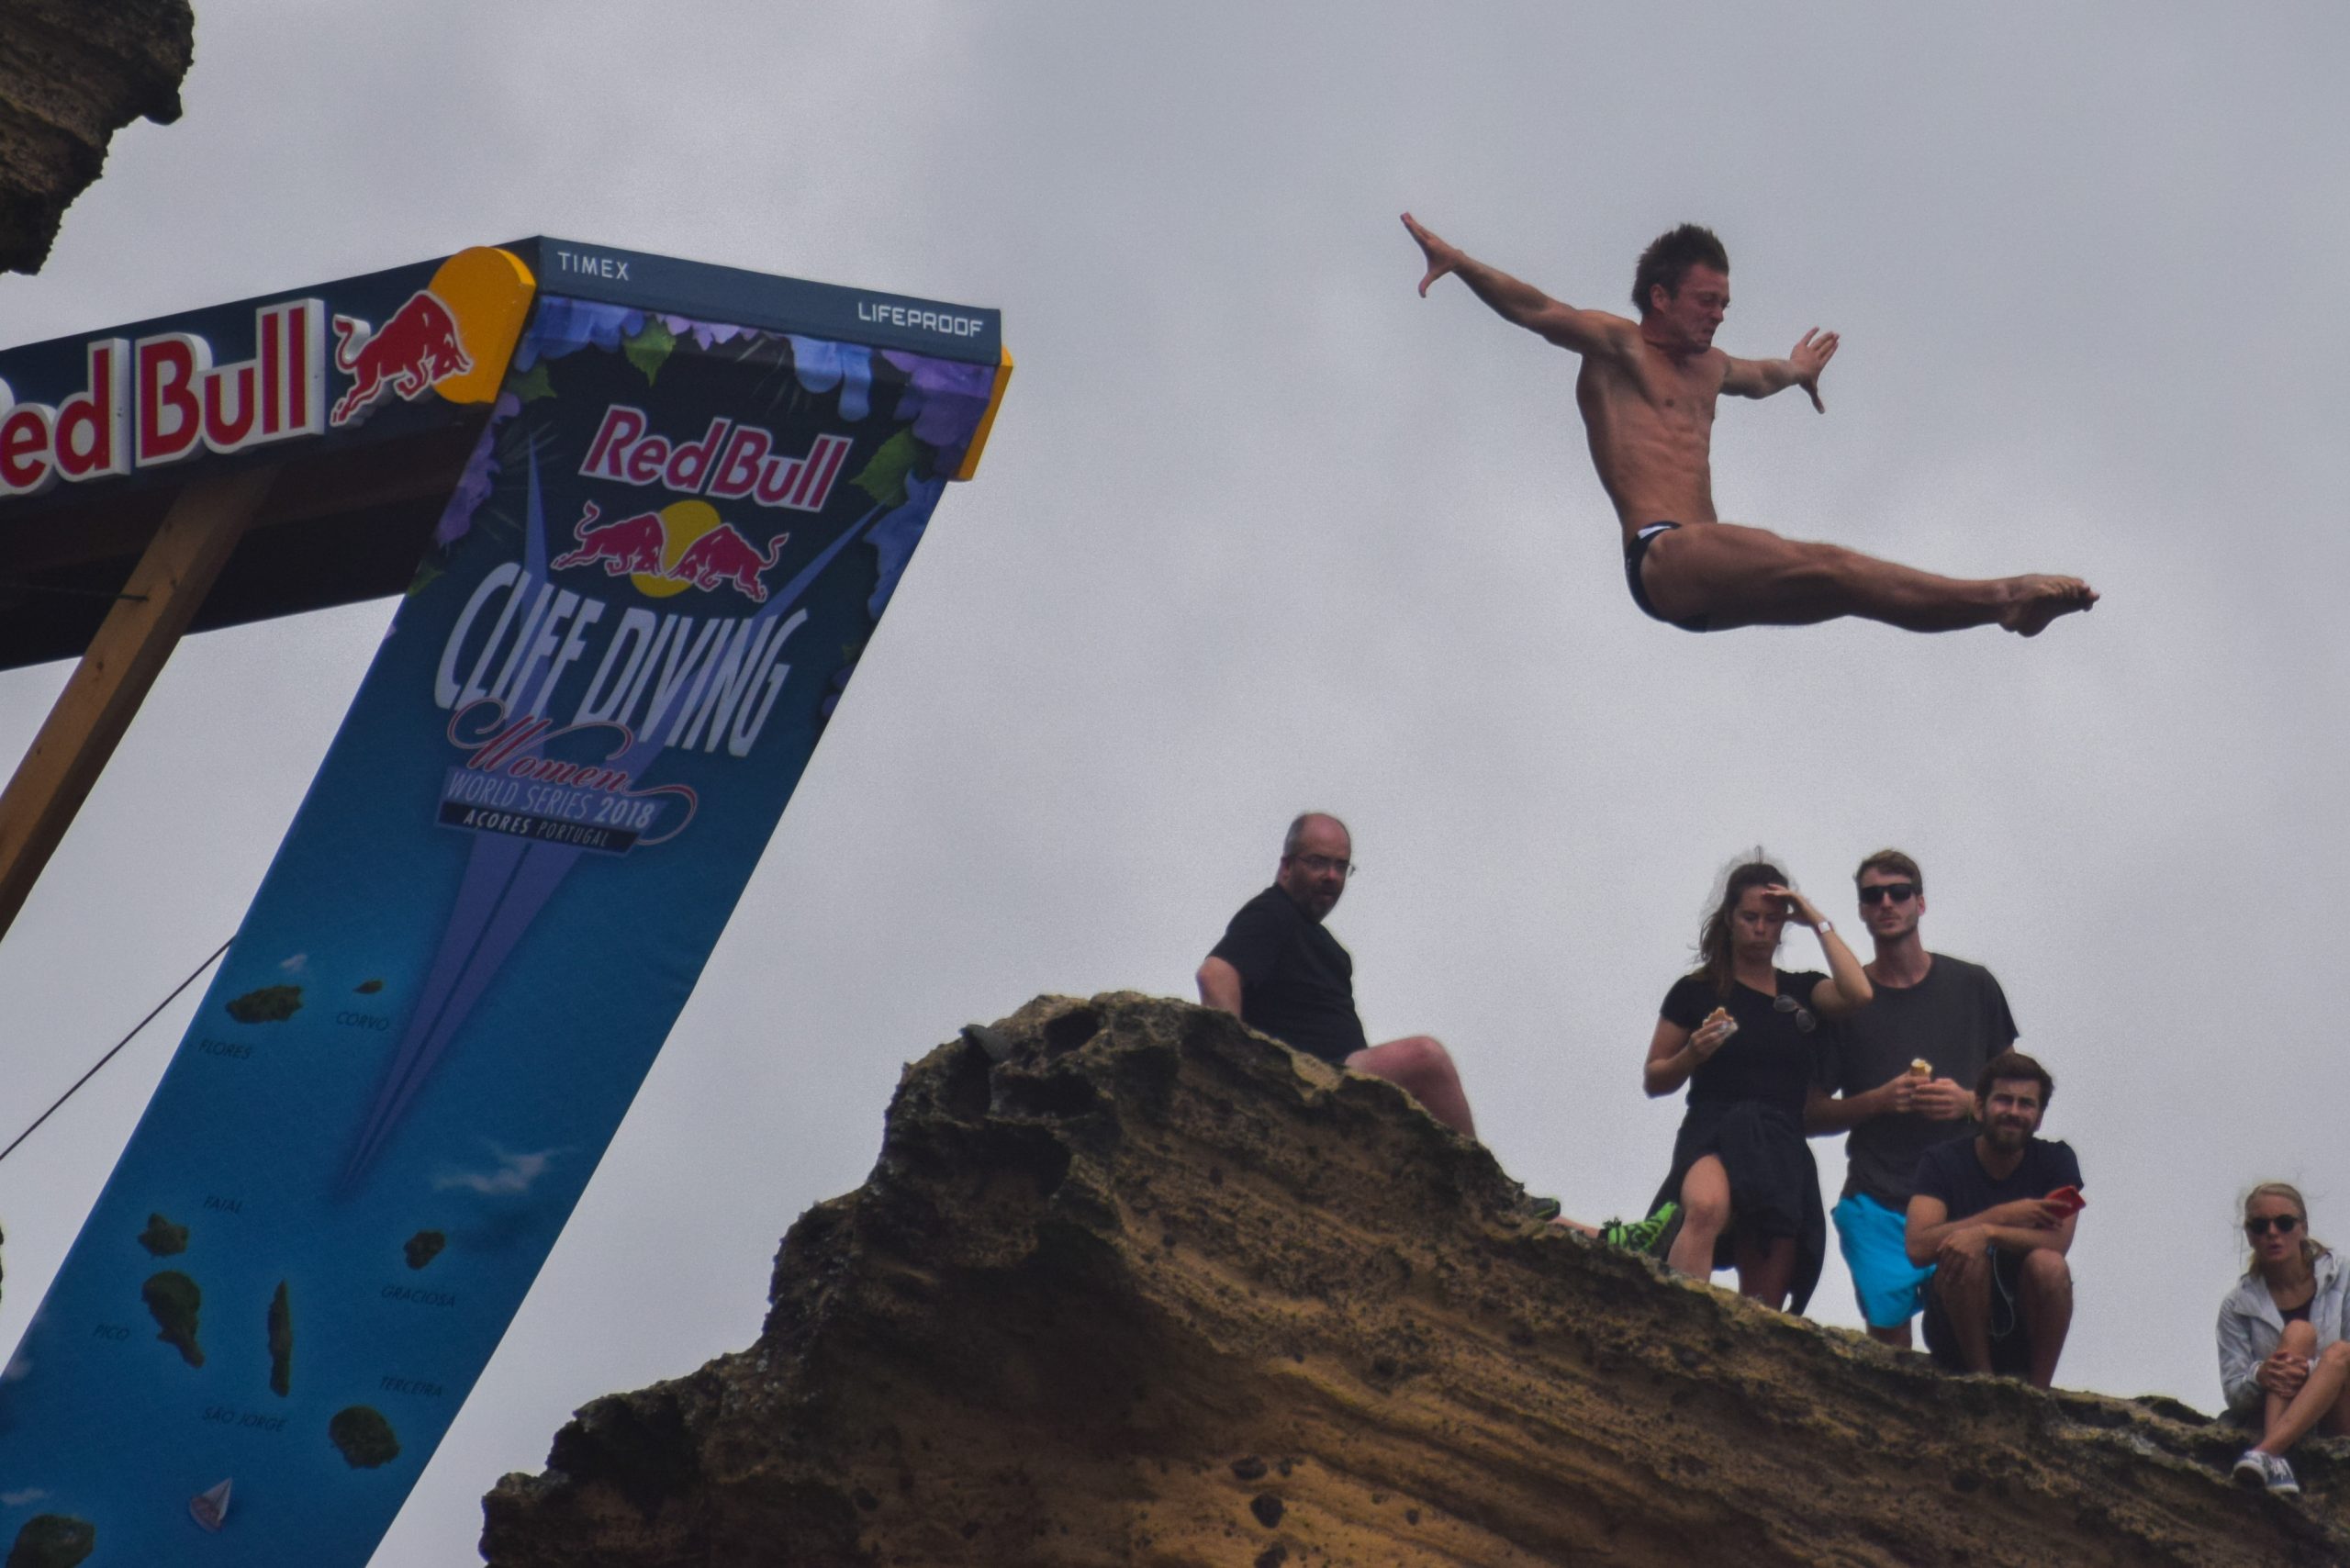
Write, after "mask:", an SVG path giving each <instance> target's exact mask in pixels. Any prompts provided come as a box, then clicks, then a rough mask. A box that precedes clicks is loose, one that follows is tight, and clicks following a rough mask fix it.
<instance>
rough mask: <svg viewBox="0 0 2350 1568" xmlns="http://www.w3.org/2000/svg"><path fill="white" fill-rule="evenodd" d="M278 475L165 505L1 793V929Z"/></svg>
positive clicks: (231, 482) (189, 494) (219, 483)
mask: <svg viewBox="0 0 2350 1568" xmlns="http://www.w3.org/2000/svg"><path fill="white" fill-rule="evenodd" d="M276 476H277V470H276V469H275V468H274V467H264V468H249V469H246V470H243V471H242V472H240V473H235V474H227V475H222V476H219V477H218V478H210V479H199V480H196V481H195V482H194V483H192V484H190V485H188V486H187V487H185V488H184V489H183V490H181V492H180V494H179V498H178V499H177V500H175V501H173V503H172V510H170V512H168V513H167V514H166V515H165V516H164V518H163V521H162V527H160V528H158V529H157V530H156V531H155V537H154V539H153V540H152V541H151V542H150V543H149V544H148V546H147V553H146V554H144V555H142V556H140V560H139V565H138V566H136V567H135V568H133V569H132V571H131V574H130V580H129V582H128V583H125V584H124V585H123V588H122V591H123V594H124V597H123V598H122V599H117V601H116V602H115V607H114V609H113V610H111V611H110V612H108V614H107V616H106V621H105V622H103V623H102V624H101V625H100V626H99V627H98V633H97V635H96V636H95V637H93V638H92V639H91V640H90V646H89V649H88V651H87V652H85V653H84V655H82V662H81V664H80V666H77V667H76V668H75V669H74V671H73V676H72V677H71V678H69V679H67V681H66V682H65V689H64V690H63V691H62V692H60V693H59V694H58V698H57V704H56V706H55V707H53V708H51V709H50V711H49V718H48V719H47V720H46V721H44V722H43V723H42V724H41V727H40V734H39V735H36V736H35V737H34V738H33V744H32V748H31V749H30V750H29V751H28V752H26V753H25V759H24V760H23V761H22V762H20V763H18V764H17V774H16V777H15V778H11V779H10V780H9V781H8V788H7V790H6V792H5V793H0V935H6V933H7V930H8V928H9V927H10V926H11V925H13V924H15V923H16V919H17V912H18V911H20V910H22V909H23V908H24V907H25V900H26V899H27V898H28V896H30V894H31V892H32V890H33V884H34V883H35V882H36V881H38V880H39V879H40V874H41V870H42V868H44V867H46V866H47V865H48V864H49V857H50V855H51V854H53V853H55V851H56V849H57V846H58V844H59V842H60V841H61V840H62V839H63V838H64V836H65V830H66V829H67V828H68V827H70V826H72V825H73V816H74V813H75V812H79V811H80V810H81V809H82V802H83V801H85V800H87V799H88V798H89V794H90V790H91V788H92V787H93V786H94V785H95V784H96V783H97V781H98V774H99V772H100V771H101V770H102V769H103V768H104V767H106V760H107V758H109V757H111V756H113V755H114V748H115V746H116V745H117V743H118V742H119V741H120V740H121V739H122V735H123V732H124V731H125V730H127V729H129V727H130V721H131V718H132V717H133V716H134V715H135V714H137V713H138V711H139V704H140V702H142V701H144V700H146V697H147V692H148V689H149V688H151V687H152V686H153V685H154V684H155V677H156V676H157V675H158V674H160V673H161V672H162V667H163V661H164V660H166V659H168V658H170V657H171V656H172V649H173V647H175V646H176V645H178V643H179V640H180V634H181V633H184V632H185V631H186V630H187V623H188V622H189V620H190V619H191V618H192V617H193V616H194V615H195V614H196V609H197V607H198V606H200V605H201V604H203V602H204V598H205V596H206V595H207V594H208V593H210V592H211V591H212V583H213V579H214V578H216V577H218V576H219V575H220V568H221V567H222V566H225V565H226V564H227V563H228V560H229V552H231V551H232V550H234V549H235V548H236V547H237V541H238V540H239V539H241V538H242V537H243V535H244V532H245V525H246V524H247V523H249V522H251V521H252V517H253V514H254V513H255V512H256V511H258V510H260V509H261V502H262V498H263V496H265V495H266V494H268V492H269V487H270V482H271V481H272V480H273V479H274V478H276Z"/></svg>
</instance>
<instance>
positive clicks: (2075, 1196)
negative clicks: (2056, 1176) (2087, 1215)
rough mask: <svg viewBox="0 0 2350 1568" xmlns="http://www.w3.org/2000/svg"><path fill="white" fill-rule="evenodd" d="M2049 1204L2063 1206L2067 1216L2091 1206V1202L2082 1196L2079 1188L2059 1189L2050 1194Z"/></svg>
mask: <svg viewBox="0 0 2350 1568" xmlns="http://www.w3.org/2000/svg"><path fill="white" fill-rule="evenodd" d="M2047 1202H2049V1203H2052V1204H2063V1205H2064V1207H2065V1213H2066V1214H2074V1215H2076V1214H2078V1213H2080V1212H2081V1211H2082V1210H2083V1209H2085V1208H2087V1207H2088V1206H2089V1201H2088V1200H2087V1198H2084V1197H2083V1196H2081V1190H2080V1189H2079V1188H2078V1187H2059V1188H2057V1189H2056V1190H2055V1191H2054V1192H2053V1193H2049V1194H2048V1198H2047Z"/></svg>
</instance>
